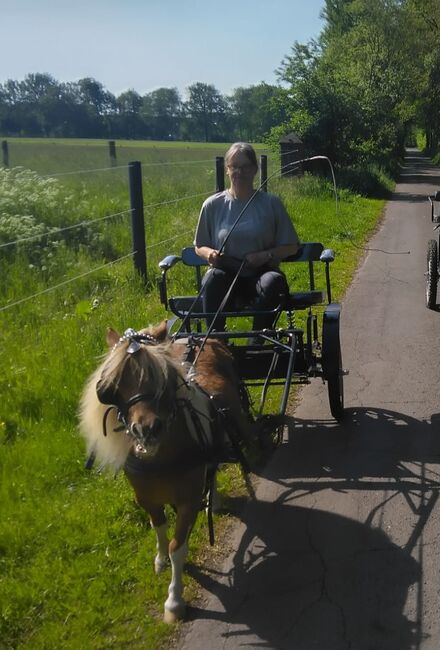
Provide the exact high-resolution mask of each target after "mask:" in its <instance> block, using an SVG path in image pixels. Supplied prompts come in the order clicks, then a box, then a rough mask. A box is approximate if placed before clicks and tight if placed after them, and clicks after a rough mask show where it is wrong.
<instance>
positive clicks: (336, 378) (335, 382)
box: [327, 348, 344, 421]
mask: <svg viewBox="0 0 440 650" xmlns="http://www.w3.org/2000/svg"><path fill="white" fill-rule="evenodd" d="M338 366H339V368H338V372H336V373H332V374H331V375H330V376H329V377H328V379H327V388H328V401H329V403H330V412H331V414H332V415H333V417H334V418H335V420H338V421H339V420H342V418H343V416H344V375H343V373H342V355H341V349H340V348H339V363H338Z"/></svg>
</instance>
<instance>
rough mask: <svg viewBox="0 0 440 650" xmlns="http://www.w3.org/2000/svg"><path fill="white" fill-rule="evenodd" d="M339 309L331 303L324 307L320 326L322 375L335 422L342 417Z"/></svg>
mask: <svg viewBox="0 0 440 650" xmlns="http://www.w3.org/2000/svg"><path fill="white" fill-rule="evenodd" d="M340 313H341V307H340V305H338V304H337V303H332V304H330V305H328V307H326V310H325V312H324V320H323V324H322V374H323V377H324V379H325V380H326V381H327V389H328V400H329V404H330V412H331V414H332V415H333V417H334V418H335V420H341V419H342V418H343V416H344V375H343V371H342V353H341V343H340V338H339V319H340Z"/></svg>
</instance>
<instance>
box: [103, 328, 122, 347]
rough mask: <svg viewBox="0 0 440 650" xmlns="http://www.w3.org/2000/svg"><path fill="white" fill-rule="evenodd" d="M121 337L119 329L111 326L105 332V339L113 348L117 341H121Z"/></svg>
mask: <svg viewBox="0 0 440 650" xmlns="http://www.w3.org/2000/svg"><path fill="white" fill-rule="evenodd" d="M119 338H120V337H119V334H118V333H117V331H116V330H114V329H112V328H111V327H109V328H108V330H107V332H106V334H105V340H106V341H107V345H108V347H109V348H112V347H113V346H115V345H116V343H117V342H118V341H119Z"/></svg>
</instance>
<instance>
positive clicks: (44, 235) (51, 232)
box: [0, 150, 296, 312]
mask: <svg viewBox="0 0 440 650" xmlns="http://www.w3.org/2000/svg"><path fill="white" fill-rule="evenodd" d="M294 151H296V150H292V151H291V152H287V153H293V152H294ZM207 162H212V160H206V159H205V160H196V161H164V162H157V163H143V166H147V167H159V166H163V167H167V166H174V165H195V164H202V163H203V164H205V163H207ZM116 169H127V165H120V166H112V167H100V168H91V169H81V170H71V171H67V172H59V173H54V174H46V175H44V176H42V178H48V177H55V176H68V175H73V174H85V173H92V172H107V171H114V170H116ZM285 173H286V172H285V171H284V172H283V171H282V170H280V172H279V174H278V175H277V174H272V175H271V178H276V177H277V176H279V177H282V176H283V175H285ZM144 180H146V179H144ZM212 193H213V192H212V191H206V192H199V193H196V194H190V195H184V196H179V197H175V198H173V199H169V200H165V201H158V202H155V203H147V204H144V205H143V209H144V210H146V211H148V210H152V209H157V208H159V207H161V206H168V205H171V204H176V203H179V202H182V201H186V200H191V199H194V198H201V197H207V196H209V195H210V194H212ZM132 212H133V209H132V208H128V209H127V210H122V211H120V212H116V213H112V214H109V215H104V216H102V217H97V218H94V219H88V220H82V221H80V222H78V223H76V224H71V225H69V226H62V227H60V228H52V229H50V230H48V231H47V232H44V233H39V234H36V235H32V236H29V237H22V238H19V239H16V240H14V241H9V242H5V243H2V244H0V249H6V248H8V247H11V246H15V245H16V246H19V245H20V244H23V243H29V242H31V241H35V242H40V241H41V240H42V239H45V238H46V239H47V238H51V237H55V236H57V235H59V234H62V233H64V232H66V231H71V230H74V229H77V228H84V227H87V226H91V225H92V224H97V223H99V222H104V221H108V220H111V219H116V218H118V217H121V216H126V215H128V214H132ZM192 232H193V230H192V229H187V230H184V231H180V232H179V233H178V234H176V235H174V236H172V237H167V238H165V239H162V240H160V241H157V242H154V243H152V244H150V245H148V246H146V251H148V250H152V249H156V248H158V247H160V246H162V245H165V244H168V243H170V242H172V241H176V240H177V239H179V238H182V237H184V236H186V235H189V234H190V233H192ZM136 253H137V251H132V252H130V253H127V254H125V255H122V256H120V257H118V258H117V259H115V260H112V261H109V262H106V263H105V264H101V265H99V266H97V267H95V268H93V269H91V270H89V271H86V272H84V273H80V274H78V275H76V276H74V277H72V278H68V279H65V280H63V281H62V282H59V283H56V284H55V285H52V286H50V287H47V288H45V289H43V290H41V291H37V292H35V293H32V294H30V295H28V296H25V297H23V298H20V299H18V300H15V301H13V302H10V303H7V304H5V305H3V306H0V312H3V311H6V310H8V309H11V308H13V307H15V306H17V305H20V304H23V303H25V302H28V301H30V300H33V299H35V298H38V297H40V296H42V295H45V294H48V293H51V292H52V291H55V290H56V289H59V288H60V287H63V286H65V285H67V284H70V283H73V282H76V281H77V280H79V279H81V278H84V277H86V276H88V275H91V274H94V273H97V272H99V271H101V270H102V269H104V268H107V267H110V266H112V265H115V264H117V263H119V262H121V261H123V260H126V259H129V258H133V257H134V256H135V255H136Z"/></svg>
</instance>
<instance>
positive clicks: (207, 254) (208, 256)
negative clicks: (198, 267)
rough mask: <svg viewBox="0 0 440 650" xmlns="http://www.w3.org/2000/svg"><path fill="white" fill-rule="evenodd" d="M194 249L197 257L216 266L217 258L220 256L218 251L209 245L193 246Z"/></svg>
mask: <svg viewBox="0 0 440 650" xmlns="http://www.w3.org/2000/svg"><path fill="white" fill-rule="evenodd" d="M195 251H196V253H197V255H198V256H199V257H202V258H203V259H204V260H206V261H207V262H208V264H210V265H211V266H217V263H218V260H219V258H220V257H221V256H220V253H219V252H218V251H217V250H216V249H215V248H211V247H210V246H200V247H198V246H195Z"/></svg>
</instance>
